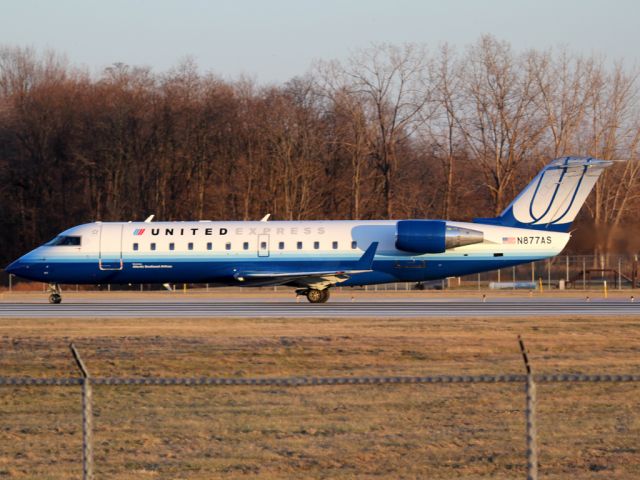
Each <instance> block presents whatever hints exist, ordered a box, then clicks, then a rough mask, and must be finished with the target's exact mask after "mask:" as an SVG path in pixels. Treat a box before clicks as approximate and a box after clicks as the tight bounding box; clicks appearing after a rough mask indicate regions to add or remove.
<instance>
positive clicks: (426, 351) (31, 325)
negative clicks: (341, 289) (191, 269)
mask: <svg viewBox="0 0 640 480" xmlns="http://www.w3.org/2000/svg"><path fill="white" fill-rule="evenodd" d="M518 334H521V335H522V336H523V337H524V339H525V342H526V344H527V346H528V348H529V350H530V352H531V358H532V363H533V366H534V369H535V371H536V372H537V373H557V372H572V373H633V374H639V373H640V318H637V317H620V318H597V317H592V316H590V317H588V318H575V317H559V318H548V317H545V318H538V319H536V318H525V319H519V318H507V319H488V318H466V319H450V318H449V319H434V318H425V319H419V318H403V319H375V318H368V319H367V318H349V319H222V318H220V319H135V318H132V319H99V318H96V319H71V320H67V319H0V375H1V376H33V377H68V376H77V372H76V367H75V365H74V363H73V359H72V357H71V355H70V353H69V349H68V344H69V342H70V341H73V342H75V344H76V345H77V347H78V349H79V351H80V352H81V354H82V355H83V357H84V360H85V363H86V364H87V366H88V368H89V370H90V372H91V374H92V375H94V376H164V377H174V376H189V377H197V376H223V377H230V376H239V377H256V376H265V377H272V376H278V377H279V376H302V375H310V376H351V375H414V374H420V375H429V374H480V373H522V372H523V365H522V359H521V357H520V353H519V349H518V344H517V340H516V339H517V335H518ZM538 399H539V402H538V419H539V428H538V430H539V445H540V478H545V479H558V480H559V479H566V478H568V477H574V478H580V479H601V478H607V479H610V478H614V479H637V478H640V446H639V445H640V443H639V442H638V439H639V438H640V385H638V384H572V385H568V384H563V385H545V384H541V385H539V386H538ZM94 401H95V404H94V413H95V434H94V437H95V443H94V450H95V473H96V478H109V479H134V478H136V479H137V478H154V479H175V478H189V479H191V478H193V479H211V478H222V479H227V478H228V479H240V478H242V479H244V478H265V479H299V478H313V479H321V478H332V479H333V478H345V479H347V478H349V479H350V478H366V479H373V478H433V479H449V478H468V479H475V478H497V479H511V478H524V475H525V435H524V431H525V425H524V402H525V399H524V387H523V386H522V385H517V384H515V385H511V384H509V385H505V384H490V385H487V384H480V385H384V386H323V387H293V388H284V387H185V386H182V387H124V386H122V387H114V386H97V387H94ZM80 405H81V396H80V389H79V387H47V388H45V387H7V386H5V387H0V478H20V479H26V478H34V479H35V478H38V479H66V478H72V477H75V478H78V477H80V474H81V437H82V432H81V417H80Z"/></svg>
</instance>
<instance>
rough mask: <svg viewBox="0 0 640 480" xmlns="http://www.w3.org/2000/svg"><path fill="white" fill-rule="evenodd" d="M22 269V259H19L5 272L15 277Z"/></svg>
mask: <svg viewBox="0 0 640 480" xmlns="http://www.w3.org/2000/svg"><path fill="white" fill-rule="evenodd" d="M20 268H22V265H21V262H20V259H18V260H16V261H15V262H11V263H10V264H9V266H8V267H7V268H5V269H4V271H5V272H7V273H12V274H13V275H17V274H18V271H19V270H20Z"/></svg>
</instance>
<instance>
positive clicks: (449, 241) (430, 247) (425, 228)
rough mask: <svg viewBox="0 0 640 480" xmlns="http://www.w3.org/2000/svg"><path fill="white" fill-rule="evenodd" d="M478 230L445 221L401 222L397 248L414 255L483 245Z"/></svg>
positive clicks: (482, 236)
mask: <svg viewBox="0 0 640 480" xmlns="http://www.w3.org/2000/svg"><path fill="white" fill-rule="evenodd" d="M483 241H484V234H483V233H482V232H479V231H478V230H471V229H469V228H460V227H454V226H451V225H447V222H445V221H444V220H400V221H399V222H398V223H397V235H396V248H397V249H398V250H404V251H405V252H412V253H442V252H444V251H445V250H449V249H450V248H456V247H463V246H465V245H473V244H474V243H482V242H483Z"/></svg>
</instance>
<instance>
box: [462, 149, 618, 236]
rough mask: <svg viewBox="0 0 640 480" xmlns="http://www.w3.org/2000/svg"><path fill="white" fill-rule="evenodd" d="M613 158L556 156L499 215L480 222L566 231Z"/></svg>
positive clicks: (480, 219)
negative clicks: (609, 159)
mask: <svg viewBox="0 0 640 480" xmlns="http://www.w3.org/2000/svg"><path fill="white" fill-rule="evenodd" d="M612 163H613V162H610V161H606V160H599V159H597V158H590V157H562V158H557V159H555V160H553V161H552V162H551V163H549V164H548V165H547V166H546V167H544V168H543V169H542V170H541V171H540V173H538V175H536V177H535V178H534V179H533V180H532V181H531V183H529V185H527V186H526V187H525V189H524V190H523V191H522V192H520V194H519V195H518V196H517V197H516V198H515V200H513V202H511V204H510V205H509V206H508V207H507V208H506V209H505V210H504V211H503V212H502V214H501V215H500V216H499V217H497V218H478V219H475V220H474V221H475V222H477V223H490V224H495V225H503V226H507V227H520V228H533V229H537V230H551V231H558V232H566V231H568V230H569V227H570V226H571V222H573V220H574V219H575V218H576V216H577V215H578V212H579V211H580V208H582V205H583V204H584V202H585V200H586V199H587V197H588V196H589V193H590V192H591V190H592V189H593V187H594V185H595V184H596V181H597V180H598V177H599V176H600V174H601V173H602V172H603V171H604V169H605V168H607V167H608V166H610V165H611V164H612Z"/></svg>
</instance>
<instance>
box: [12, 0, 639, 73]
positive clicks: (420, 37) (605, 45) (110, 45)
mask: <svg viewBox="0 0 640 480" xmlns="http://www.w3.org/2000/svg"><path fill="white" fill-rule="evenodd" d="M639 19H640V2H638V1H637V0H608V1H603V0H582V1H578V0H531V1H530V0H475V1H474V0H385V1H382V0H341V1H340V0H317V1H311V0H263V1H258V0H209V1H206V0H181V1H178V0H128V1H125V0H104V1H95V0H0V46H20V47H33V48H35V49H37V50H38V51H44V50H47V49H50V50H54V51H55V52H57V53H60V54H65V55H66V56H67V58H68V59H69V61H70V62H71V63H72V64H74V65H77V66H82V67H85V68H87V69H89V71H91V72H92V73H93V74H99V73H100V72H101V71H102V70H103V69H104V68H106V67H108V66H109V65H111V64H113V63H116V62H122V63H125V64H129V65H136V66H148V67H151V68H152V69H153V70H154V71H158V72H162V71H166V70H168V69H170V68H171V67H174V66H176V65H177V64H178V63H179V62H180V61H182V60H184V59H185V58H188V57H190V58H192V59H194V60H195V61H196V63H197V64H198V65H199V67H200V70H201V71H203V72H212V73H215V74H217V75H219V76H221V77H224V78H229V79H234V78H237V77H238V76H240V75H247V76H250V77H253V78H255V79H256V80H257V81H259V82H261V83H280V82H285V81H287V80H289V79H291V78H292V77H294V76H296V75H303V74H304V73H305V72H306V71H308V69H309V68H310V67H311V65H312V64H313V62H314V61H315V60H319V59H322V60H331V59H340V60H342V59H345V58H347V57H348V55H349V54H350V53H351V52H353V51H356V50H358V49H361V48H366V47H368V46H370V45H371V44H372V43H380V42H387V43H396V44H400V43H404V42H416V43H425V44H427V45H428V46H431V47H433V48H436V47H437V46H438V45H440V44H442V43H445V42H447V43H449V44H451V45H453V46H455V47H457V48H459V49H461V50H462V49H464V48H465V47H466V46H468V45H469V44H471V43H473V42H475V41H476V40H477V39H478V38H479V37H480V36H481V35H482V34H487V33H488V34H491V35H493V36H495V37H496V38H498V39H499V40H506V41H508V42H510V43H511V45H512V46H513V48H514V49H515V50H516V51H521V50H525V49H529V48H536V49H546V48H550V47H554V48H555V47H566V48H567V49H568V50H569V51H572V52H575V53H581V54H592V53H595V54H599V55H604V56H606V57H607V58H609V59H611V60H623V61H624V62H625V64H628V65H633V66H635V65H638V64H640V50H639V49H638V46H639V45H640V28H639V25H640V23H639V22H640V20H639Z"/></svg>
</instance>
